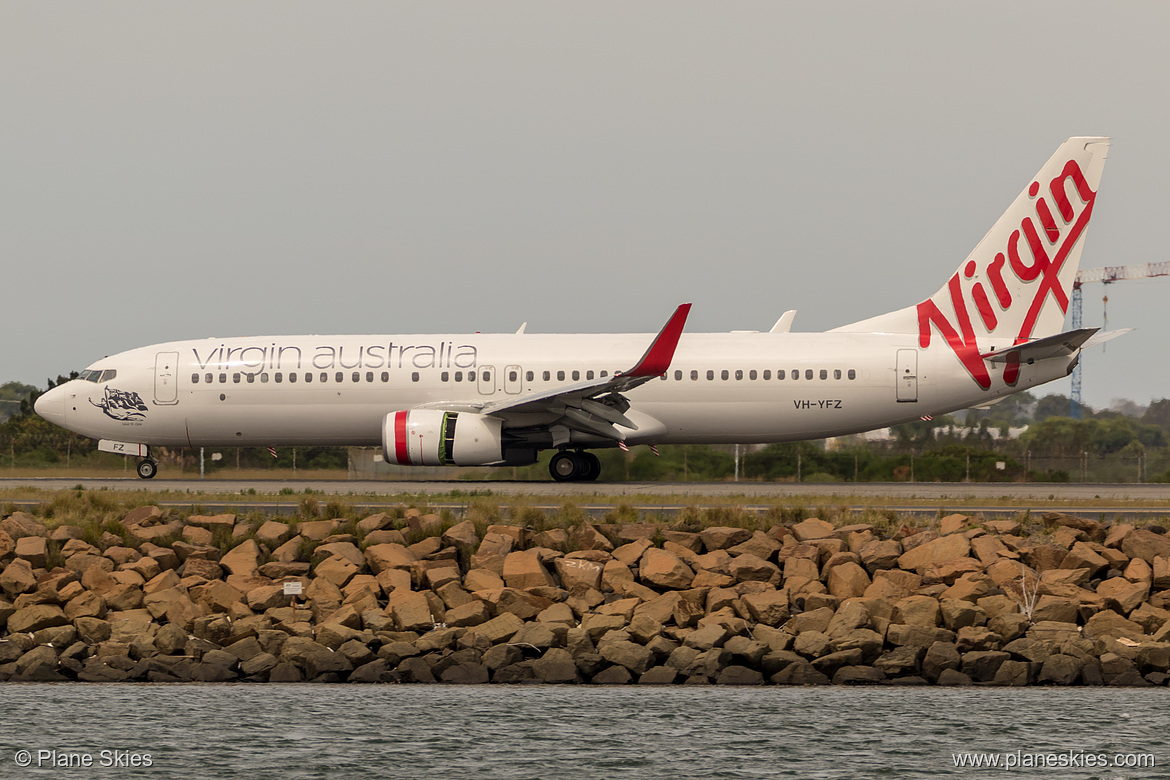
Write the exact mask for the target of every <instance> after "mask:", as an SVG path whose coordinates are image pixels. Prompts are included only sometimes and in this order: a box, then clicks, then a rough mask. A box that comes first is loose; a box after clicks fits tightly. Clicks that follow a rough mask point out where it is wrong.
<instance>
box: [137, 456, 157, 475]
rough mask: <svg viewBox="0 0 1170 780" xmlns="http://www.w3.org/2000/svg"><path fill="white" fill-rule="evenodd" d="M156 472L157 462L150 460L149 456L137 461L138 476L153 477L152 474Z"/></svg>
mask: <svg viewBox="0 0 1170 780" xmlns="http://www.w3.org/2000/svg"><path fill="white" fill-rule="evenodd" d="M157 473H158V463H156V462H155V461H153V460H151V459H150V458H145V459H143V460H140V461H138V476H140V477H142V478H143V479H153V478H154V475H155V474H157Z"/></svg>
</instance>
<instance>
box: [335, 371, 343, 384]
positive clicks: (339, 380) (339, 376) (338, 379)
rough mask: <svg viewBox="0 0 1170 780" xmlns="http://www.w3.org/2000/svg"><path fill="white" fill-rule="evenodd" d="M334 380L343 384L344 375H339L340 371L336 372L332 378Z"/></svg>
mask: <svg viewBox="0 0 1170 780" xmlns="http://www.w3.org/2000/svg"><path fill="white" fill-rule="evenodd" d="M334 378H335V379H336V380H337V381H338V382H344V381H345V374H343V373H341V372H340V371H338V372H337V376H336V377H334Z"/></svg>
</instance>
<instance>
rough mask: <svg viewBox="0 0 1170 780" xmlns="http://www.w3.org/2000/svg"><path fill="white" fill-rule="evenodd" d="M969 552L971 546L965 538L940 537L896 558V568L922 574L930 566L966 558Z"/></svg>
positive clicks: (953, 536) (957, 536) (960, 536)
mask: <svg viewBox="0 0 1170 780" xmlns="http://www.w3.org/2000/svg"><path fill="white" fill-rule="evenodd" d="M970 552H971V544H970V542H968V541H967V537H965V536H962V535H960V534H951V535H949V536H940V537H939V538H937V539H935V540H934V541H930V542H927V543H925V544H922V545H919V546H918V547H915V548H914V549H912V550H910V551H909V552H906V553H903V554H902V555H901V556H900V557H899V558H898V566H899V567H901V568H903V569H907V570H914V571H917V572H918V573H919V574H922V573H924V572H925V571H926V570H927V569H929V568H930V567H932V566H937V565H938V564H940V563H945V562H947V561H952V560H954V559H956V558H966V557H968V555H969V554H970Z"/></svg>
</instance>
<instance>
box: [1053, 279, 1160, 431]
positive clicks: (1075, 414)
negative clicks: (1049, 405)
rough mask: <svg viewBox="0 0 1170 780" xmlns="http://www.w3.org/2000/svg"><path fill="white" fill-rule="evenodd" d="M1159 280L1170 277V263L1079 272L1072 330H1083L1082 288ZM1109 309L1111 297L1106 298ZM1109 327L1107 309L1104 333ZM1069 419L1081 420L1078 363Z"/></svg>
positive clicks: (1069, 403) (1103, 326) (1075, 281)
mask: <svg viewBox="0 0 1170 780" xmlns="http://www.w3.org/2000/svg"><path fill="white" fill-rule="evenodd" d="M1155 276H1170V262H1165V263H1146V264H1145V265H1107V266H1105V267H1104V268H1085V269H1083V270H1081V271H1077V278H1076V279H1075V280H1074V281H1073V292H1072V326H1073V330H1076V329H1077V328H1079V327H1081V285H1082V284H1086V283H1088V282H1100V283H1101V284H1113V283H1114V282H1121V281H1125V280H1127V279H1152V278H1153V277H1155ZM1102 300H1103V302H1104V303H1105V305H1106V306H1108V304H1109V296H1108V295H1106V296H1104V297H1103V298H1102ZM1108 325H1109V310H1108V308H1106V310H1105V314H1104V321H1103V322H1102V323H1101V327H1102V329H1104V328H1106V327H1107V326H1108ZM1068 406H1069V417H1072V418H1073V419H1076V420H1079V419H1081V364H1080V362H1079V361H1078V362H1077V365H1076V367H1075V368H1073V374H1072V393H1071V395H1070V397H1069V402H1068Z"/></svg>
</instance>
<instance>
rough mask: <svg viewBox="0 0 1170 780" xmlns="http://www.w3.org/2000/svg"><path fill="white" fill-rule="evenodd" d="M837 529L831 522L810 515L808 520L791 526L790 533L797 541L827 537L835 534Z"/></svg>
mask: <svg viewBox="0 0 1170 780" xmlns="http://www.w3.org/2000/svg"><path fill="white" fill-rule="evenodd" d="M836 532H837V529H836V527H835V526H834V525H833V524H832V523H828V522H825V521H824V520H821V519H820V518H816V517H810V518H809V519H808V520H804V521H802V522H799V523H797V524H796V525H794V526H792V535H793V536H795V537H796V540H797V541H799V542H808V541H812V540H814V539H828V538H830V537H832V536H833V535H834V534H836Z"/></svg>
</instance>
